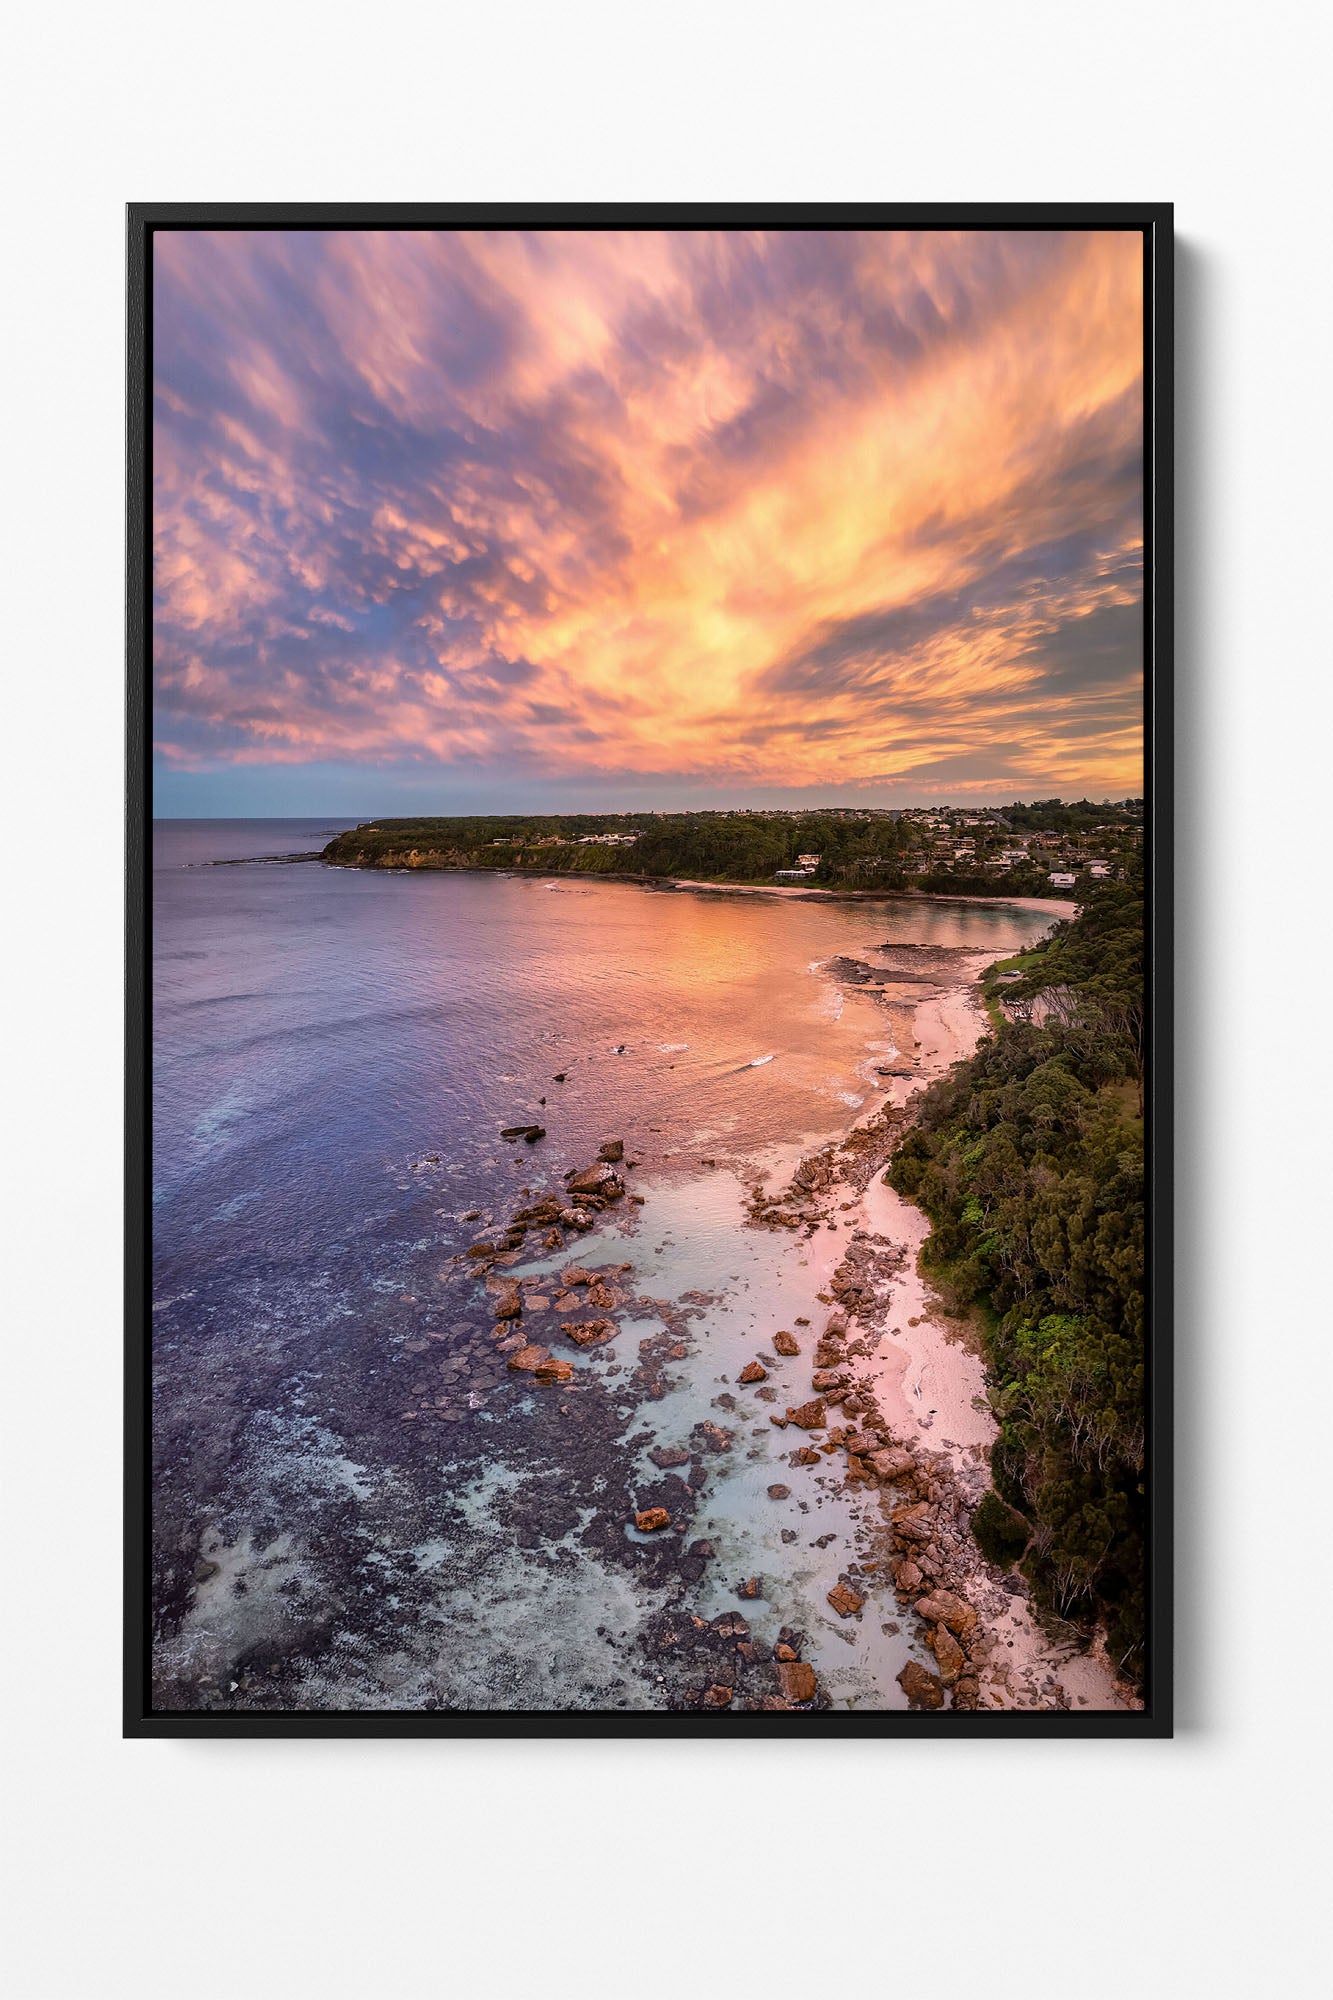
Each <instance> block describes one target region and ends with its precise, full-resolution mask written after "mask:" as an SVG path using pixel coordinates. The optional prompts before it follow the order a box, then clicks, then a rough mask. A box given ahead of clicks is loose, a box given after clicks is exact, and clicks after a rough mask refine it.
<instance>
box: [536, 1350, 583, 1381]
mask: <svg viewBox="0 0 1333 2000" xmlns="http://www.w3.org/2000/svg"><path fill="white" fill-rule="evenodd" d="M533 1373H534V1374H535V1375H536V1377H537V1380H538V1381H539V1382H571V1381H572V1380H573V1379H574V1364H573V1362H572V1361H562V1360H561V1359H560V1358H559V1356H557V1355H554V1354H553V1355H551V1356H550V1358H549V1360H546V1361H539V1362H538V1364H537V1366H536V1368H535V1369H534V1370H533Z"/></svg>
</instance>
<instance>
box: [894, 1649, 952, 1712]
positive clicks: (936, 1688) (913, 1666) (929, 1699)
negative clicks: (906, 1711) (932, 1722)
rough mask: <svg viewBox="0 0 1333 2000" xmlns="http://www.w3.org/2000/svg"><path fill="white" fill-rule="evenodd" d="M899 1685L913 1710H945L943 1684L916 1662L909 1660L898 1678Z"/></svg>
mask: <svg viewBox="0 0 1333 2000" xmlns="http://www.w3.org/2000/svg"><path fill="white" fill-rule="evenodd" d="M898 1685H899V1687H900V1688H901V1689H902V1691H903V1693H904V1694H905V1695H906V1696H907V1700H908V1704H909V1706H911V1707H912V1708H943V1706H944V1686H943V1683H942V1682H941V1681H940V1680H939V1679H938V1678H937V1677H936V1676H935V1675H934V1674H932V1673H930V1672H928V1671H927V1669H926V1668H925V1667H923V1666H921V1665H919V1664H918V1662H917V1661H916V1660H909V1661H908V1662H907V1665H906V1666H905V1667H904V1668H903V1670H902V1672H901V1673H900V1674H899V1676H898Z"/></svg>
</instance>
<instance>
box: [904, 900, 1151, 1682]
mask: <svg viewBox="0 0 1333 2000" xmlns="http://www.w3.org/2000/svg"><path fill="white" fill-rule="evenodd" d="M1023 964H1024V967H1025V969H1024V970H1023V972H1022V976H1021V978H1020V979H1019V980H1017V981H1015V982H1014V983H1013V984H1011V985H1008V986H1006V987H1003V988H1002V989H1001V991H1002V992H1003V994H1004V998H1005V1000H1006V1001H1007V1002H1008V1003H1009V1004H1010V1005H1011V1006H1014V1005H1015V1004H1017V1005H1018V1006H1020V1007H1026V1008H1028V1009H1029V1010H1030V1012H1031V1014H1032V1015H1033V1017H1034V1018H1033V1019H1029V1020H1013V1021H1011V1020H1006V1021H1004V1023H1003V1025H1002V1026H1001V1027H1000V1028H999V1029H998V1031H997V1032H996V1033H994V1034H993V1035H990V1036H988V1037H987V1038H986V1039H985V1040H983V1041H982V1042H981V1044H980V1045H979V1047H978V1049H977V1052H976V1054H975V1055H974V1056H973V1057H972V1059H971V1060H970V1061H969V1062H966V1063H963V1064H960V1065H958V1066H957V1068H955V1070H954V1071H953V1072H952V1073H951V1074H950V1075H949V1076H948V1077H946V1078H942V1079H941V1080H940V1081H939V1082H938V1083H937V1084H935V1085H934V1086H933V1087H932V1088H931V1090H930V1091H929V1092H928V1093H927V1094H926V1097H925V1100H924V1102H923V1105H922V1109H921V1114H920V1118H919V1122H918V1123H917V1124H916V1125H915V1126H914V1127H913V1129H912V1130H911V1131H910V1132H909V1133H908V1134H907V1136H906V1138H905V1139H904V1141H903V1144H902V1145H901V1147H900V1148H899V1149H898V1151H897V1153H896V1154H895V1156H894V1159H893V1162H892V1164H891V1166H890V1168H889V1175H888V1178H889V1180H890V1181H891V1184H892V1185H893V1186H894V1187H895V1188H897V1190H898V1191H899V1193H900V1194H903V1195H905V1196H907V1197H908V1198H909V1199H910V1200H912V1201H915V1202H917V1203H919V1204H920V1206H921V1207H922V1208H923V1209H924V1210H925V1211H926V1213H927V1215H929V1217H930V1219H931V1222H932V1224H933V1225H934V1226H933V1231H932V1234H931V1236H930V1237H929V1239H928V1241H927V1243H926V1246H925V1250H924V1252H923V1264H924V1266H925V1267H926V1268H927V1270H928V1272H929V1275H930V1277H931V1278H932V1280H933V1282H934V1283H935V1284H936V1285H937V1287H938V1288H939V1290H940V1291H941V1292H942V1294H943V1295H944V1297H945V1298H946V1300H947V1301H948V1302H949V1303H950V1304H951V1305H952V1306H953V1307H954V1308H955V1309H962V1308H965V1307H966V1306H967V1305H969V1304H971V1303H973V1302H977V1303H979V1304H980V1305H981V1306H982V1307H983V1309H984V1310H983V1315H982V1316H983V1319H984V1321H985V1329H986V1330H985V1341H986V1350H987V1358H988V1361H989V1367H990V1375H991V1383H992V1386H991V1390H990V1397H991V1402H992V1406H993V1408H994V1410H995V1414H996V1417H997V1419H998V1420H999V1423H1000V1427H1001V1428H1000V1435H999V1437H998V1439H997V1440H996V1443H995V1446H994V1448H993V1450H992V1455H991V1456H992V1465H993V1468H994V1476H995V1484H996V1488H997V1490H998V1493H999V1495H1000V1501H998V1502H997V1501H992V1502H989V1503H988V1504H987V1505H986V1506H985V1507H984V1508H983V1509H981V1510H979V1511H978V1515H977V1519H976V1522H975V1532H976V1534H977V1538H978V1541H979V1542H980V1543H981V1545H982V1547H983V1549H984V1550H985V1552H986V1554H988V1555H990V1556H992V1557H993V1558H994V1559H996V1560H999V1561H1006V1560H1007V1561H1012V1560H1014V1559H1015V1557H1017V1556H1018V1555H1020V1553H1021V1556H1022V1568H1023V1570H1024V1572H1025V1574H1026V1575H1027V1576H1028V1578H1029V1580H1030V1582H1031V1583H1032V1585H1033V1587H1034V1590H1035V1592H1036V1594H1037V1597H1038V1600H1039V1601H1040V1602H1041V1603H1043V1604H1044V1605H1046V1606H1047V1607H1048V1608H1050V1609H1053V1610H1055V1611H1057V1612H1059V1613H1061V1614H1062V1615H1064V1616H1066V1617H1068V1618H1071V1619H1074V1620H1077V1621H1079V1622H1082V1623H1088V1622H1090V1621H1092V1620H1094V1619H1096V1618H1101V1619H1102V1620H1103V1621H1104V1622H1105V1625H1106V1629H1107V1633H1108V1636H1109V1641H1110V1650H1111V1657H1112V1659H1113V1660H1114V1661H1115V1662H1116V1663H1117V1665H1119V1666H1121V1667H1122V1668H1123V1670H1124V1671H1125V1672H1126V1673H1128V1674H1129V1675H1131V1676H1138V1675H1140V1674H1141V1672H1142V1666H1143V1623H1144V1524H1145V1511H1146V1496H1145V1487H1144V1432H1145V1406H1144V1296H1143V1286H1144V1208H1143V1119H1142V1075H1143V1022H1144V1007H1143V892H1142V871H1141V869H1140V868H1138V867H1137V865H1136V866H1135V867H1134V868H1133V870H1132V871H1131V879H1128V880H1126V881H1124V882H1108V883H1104V884H1099V885H1098V886H1097V888H1096V889H1095V890H1094V891H1093V893H1092V896H1091V899H1090V901H1089V903H1088V905H1087V907H1086V908H1085V909H1084V910H1083V911H1082V912H1081V913H1080V915H1079V916H1078V917H1077V918H1076V919H1074V921H1073V922H1072V923H1069V924H1063V925H1061V926H1060V927H1059V929H1058V931H1057V932H1056V934H1055V935H1054V937H1053V938H1052V939H1051V940H1050V941H1049V942H1048V943H1046V944H1045V945H1044V946H1039V947H1037V949H1036V950H1035V951H1033V952H1031V953H1029V954H1025V956H1024V960H1023ZM1037 1020H1039V1022H1040V1025H1036V1024H1035V1022H1036V1021H1037ZM1000 1502H1004V1503H1007V1504H1006V1505H1002V1504H1000ZM1010 1509H1013V1510H1016V1511H1015V1512H1011V1511H1010ZM1024 1550H1025V1553H1024V1552H1023V1551H1024Z"/></svg>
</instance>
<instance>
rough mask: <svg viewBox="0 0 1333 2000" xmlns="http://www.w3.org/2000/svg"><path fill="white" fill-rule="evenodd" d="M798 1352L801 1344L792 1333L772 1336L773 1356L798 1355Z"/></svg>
mask: <svg viewBox="0 0 1333 2000" xmlns="http://www.w3.org/2000/svg"><path fill="white" fill-rule="evenodd" d="M800 1351H801V1343H800V1341H799V1340H798V1339H797V1338H796V1336H795V1334H794V1333H775V1334H774V1335H773V1352H774V1353H775V1354H787V1355H791V1354H799V1353H800Z"/></svg>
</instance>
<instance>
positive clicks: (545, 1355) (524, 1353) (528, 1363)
mask: <svg viewBox="0 0 1333 2000" xmlns="http://www.w3.org/2000/svg"><path fill="white" fill-rule="evenodd" d="M550 1358H551V1350H550V1348H549V1347H519V1348H516V1349H515V1351H514V1352H513V1353H512V1354H511V1355H510V1357H509V1366H510V1367H511V1368H512V1369H514V1370H515V1371H516V1372H517V1373H518V1374H521V1375H535V1374H536V1372H537V1370H538V1369H539V1368H540V1367H542V1366H543V1365H544V1363H546V1362H547V1361H549V1360H550Z"/></svg>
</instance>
